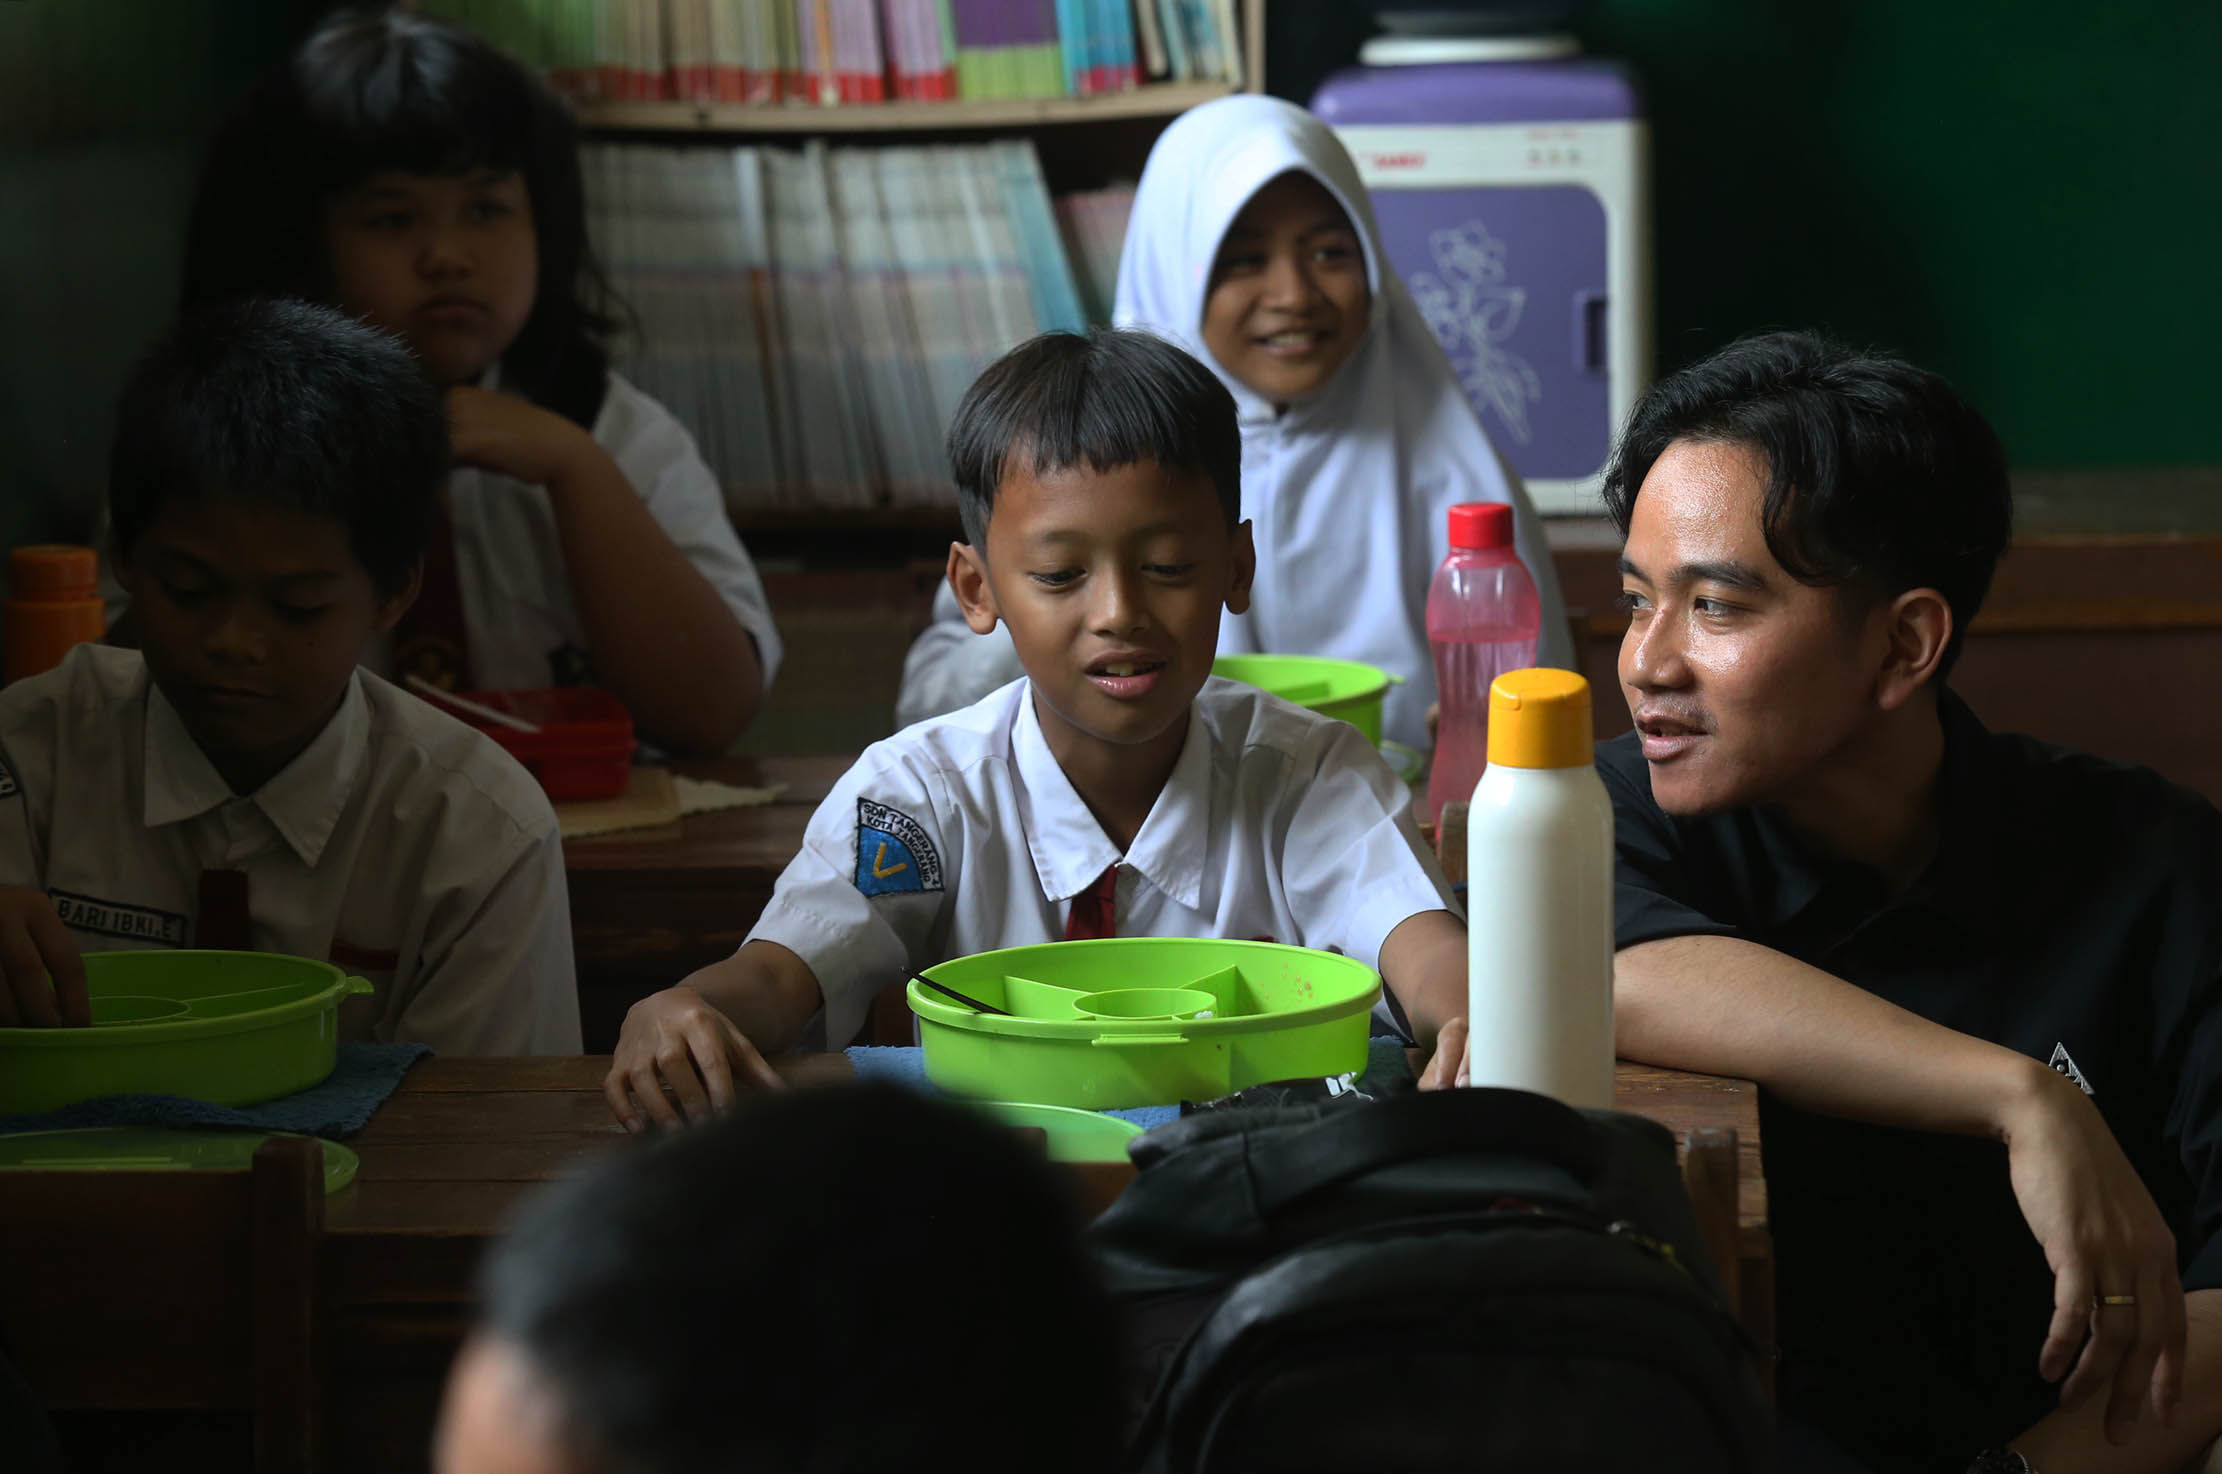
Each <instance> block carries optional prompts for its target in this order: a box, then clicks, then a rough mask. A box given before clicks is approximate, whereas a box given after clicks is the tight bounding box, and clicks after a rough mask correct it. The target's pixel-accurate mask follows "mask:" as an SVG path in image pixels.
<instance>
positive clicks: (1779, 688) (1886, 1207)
mask: <svg viewBox="0 0 2222 1474" xmlns="http://www.w3.org/2000/svg"><path fill="white" fill-rule="evenodd" d="M1605 497H1606V504H1607V507H1608V509H1609V510H1610V511H1611V513H1612V515H1613V518H1614V520H1615V521H1616V523H1617V524H1618V525H1619V527H1620V529H1621V531H1622V533H1623V535H1624V537H1625V539H1626V542H1625V548H1624V552H1623V556H1622V559H1621V572H1622V585H1623V590H1624V600H1625V602H1626V604H1627V607H1628V611H1629V616H1630V624H1629V629H1628V633H1627V636H1626V638H1625V640H1624V642H1623V644H1622V646H1621V652H1620V679H1621V682H1622V685H1623V687H1624V691H1625V695H1626V696H1627V699H1628V703H1629V708H1630V710H1631V712H1632V713H1633V715H1634V717H1635V724H1636V730H1635V731H1634V732H1632V733H1630V734H1628V735H1627V736H1625V737H1621V738H1618V739H1616V740H1614V741H1612V742H1608V743H1605V744H1603V746H1602V747H1601V748H1600V749H1599V753H1598V760H1597V763H1598V769H1599V772H1600V773H1601V774H1602V776H1603V778H1604V781H1605V784H1606V787H1607V789H1608V790H1609V791H1610V792H1611V794H1612V797H1613V804H1614V812H1615V825H1616V836H1617V844H1618V850H1619V877H1618V881H1619V883H1618V894H1617V902H1616V912H1617V916H1616V931H1617V945H1618V947H1619V953H1618V959H1617V963H1616V986H1617V1017H1618V1028H1619V1043H1620V1049H1621V1052H1622V1053H1623V1054H1625V1055H1628V1056H1630V1057H1632V1058H1636V1059H1642V1060H1648V1061H1652V1062H1655V1063H1659V1064H1664V1065H1671V1066H1678V1067H1681V1068H1686V1069H1695V1070H1705V1071H1713V1072H1718V1073H1724V1074H1732V1075H1743V1076H1748V1077H1751V1078H1753V1079H1756V1080H1757V1081H1758V1082H1759V1084H1760V1086H1761V1087H1762V1095H1761V1107H1762V1118H1761V1119H1762V1129H1763V1135H1764V1137H1765V1147H1766V1163H1767V1178H1768V1184H1769V1187H1770V1189H1771V1196H1772V1218H1773V1224H1774V1232H1775V1243H1776V1253H1777V1259H1778V1264H1779V1294H1778V1302H1779V1340H1780V1344H1781V1347H1782V1356H1783V1360H1782V1365H1781V1369H1780V1387H1781V1394H1782V1402H1783V1406H1784V1409H1785V1413H1786V1418H1787V1419H1788V1420H1790V1421H1792V1422H1794V1423H1796V1424H1798V1425H1799V1426H1801V1427H1814V1428H1818V1429H1820V1430H1821V1431H1822V1433H1823V1434H1824V1435H1825V1436H1826V1438H1827V1439H1828V1440H1833V1441H1834V1442H1835V1443H1836V1444H1838V1445H1841V1446H1842V1448H1844V1449H1847V1450H1850V1451H1852V1452H1853V1453H1854V1454H1856V1455H1857V1456H1858V1458H1859V1459H1860V1460H1861V1461H1862V1462H1863V1463H1865V1464H1866V1465H1867V1466H1869V1467H1871V1468H1874V1469H1877V1470H1896V1469H1923V1470H1926V1469H1937V1470H1955V1471H1956V1470H1960V1469H1968V1468H1975V1469H1994V1468H1995V1469H2003V1470H2018V1469H2023V1468H2034V1469H2036V1470H2039V1471H2041V1474H2078V1471H2083V1470H2102V1469H2103V1470H2106V1471H2109V1474H2116V1471H2119V1474H2135V1471H2142V1470H2153V1471H2160V1470H2168V1471H2174V1470H2176V1469H2179V1468H2181V1467H2183V1466H2184V1465H2185V1463H2186V1461H2189V1460H2194V1459H2197V1458H2199V1457H2200V1456H2201V1455H2202V1453H2203V1451H2205V1450H2206V1449H2207V1447H2208V1445H2209V1444H2210V1442H2212V1440H2213V1439H2214V1438H2215V1435H2216V1434H2217V1432H2222V1000H2218V997H2217V994H2218V988H2222V816H2218V815H2217V814H2216V812H2215V811H2214V809H2213V808H2212V807H2211V806H2209V805H2208V804H2207V803H2206V802H2205V801H2203V800H2202V799H2200V798H2199V797H2197V796H2196V795H2194V794H2191V793H2189V792H2186V791H2185V790H2182V789H2179V788H2175V787H2173V786H2171V785H2169V784H2168V783H2166V782H2164V781H2162V780H2161V779H2159V778H2158V777H2156V776H2155V775H2153V774H2151V773H2149V772H2146V771H2144V770H2142V769H2138V768H2132V767H2125V766H2121V765H2118V764H2113V763H2106V762H2101V761H2099V760H2097V759H2095V758H2090V757H2086V756H2082V755H2079V754H2076V753H2071V752H2066V751H2063V750H2061V749H2058V748H2054V747H2048V746H2045V745H2044V744H2042V743H2038V742H2034V741H2031V740H2029V739H2027V738H2021V737H2007V736H1998V735H1994V734H1992V733H1989V732H1987V731H1985V730H1984V728H1983V726H1982V724H1981V723H1980V722H1979V721H1978V720H1977V718H1976V716H1975V714H1974V713H1973V712H1971V711H1970V710H1969V709H1968V708H1967V707H1966V706H1965V705H1964V704H1963V703H1962V702H1960V701H1959V700H1958V699H1957V698H1956V697H1954V696H1953V695H1952V694H1951V692H1950V691H1949V690H1948V689H1946V687H1945V684H1944V682H1945V676H1946V674H1947V673H1948V672H1949V670H1950V668H1951V665H1952V661H1953V658H1954V656H1955V655H1957V653H1958V651H1959V647H1960V636H1961V633H1962V631H1964V630H1965V629H1966V627H1967V623H1968V621H1969V620H1970V619H1971V618H1972V617H1973V616H1974V614H1975V611H1976V609H1977V607H1978V606H1979V605H1980V604H1981V602H1982V599H1983V595H1984V593H1985V592H1986V591H1987V590H1988V588H1989V585H1990V578H1991V571H1992V568H1993V566H1994V565H1995V563H1996V561H1997V559H1998V557H1999V555H2000V554H2001V553H2002V552H2003V550H2004V548H2005V546H2006V542H2007V536H2008V531H2009V523H2010V516H2011V511H2010V508H2011V494H2010V491H2009V489H2008V486H2007V479H2006V471H2005V462H2004V456H2003V454H2002V453H2001V451H2000V449H1999V445H1998V441H1997V439H1996V437H1995V436H1994V435H1993V434H1992V432H1991V430H1990V427H1989V426H1988V425H1987V424H1985V423H1984V421H1983V420H1982V418H1981V416H1979V415H1978V414H1977V413H1976V412H1975V411H1974V410H1973V409H1971V408H1970V407H1969V406H1968V405H1967V404H1966V403H1965V402H1964V401H1963V400H1961V399H1960V398H1959V396H1958V395H1957V394H1955V393H1954V392H1953V391H1952V390H1951V389H1950V388H1949V387H1948V386H1947V385H1945V384H1944V383H1943V381H1942V380H1940V379H1938V378H1936V377H1935V376H1934V375H1931V374H1927V373H1924V372H1923V371H1921V370H1919V369H1916V368H1914V367H1912V366H1911V365H1909V364H1906V363H1903V362H1899V361H1895V360H1890V359H1883V358H1877V357H1871V356H1866V355H1862V354H1857V353H1854V352H1852V351H1850V350H1847V349H1844V348H1842V347H1840V346H1837V345H1834V344H1830V343H1828V342H1826V341H1825V340H1822V339H1819V338H1816V337H1812V336H1810V335H1804V334H1773V335H1768V336H1765V337H1760V338H1754V339H1747V340H1745V341H1744V342H1742V343H1738V344H1736V345H1733V346H1732V347H1730V348H1728V349H1726V350H1724V351H1723V352H1722V353H1720V354H1718V355H1716V356H1715V357H1714V358H1712V359H1710V360H1707V361H1706V362H1704V363H1701V364H1698V365H1696V366H1695V367H1693V368H1690V369H1687V370H1684V371H1682V372H1681V373H1678V374H1676V375H1674V376H1672V377H1670V378H1668V379H1666V380H1664V381H1662V382H1661V383H1660V384H1659V385H1658V386H1656V387H1655V388H1654V389H1652V390H1651V391H1650V393H1649V394H1647V395H1646V396H1645V398H1644V399H1643V401H1642V402H1641V403H1640V404H1639V405H1638V406H1637V408H1636V411H1635V413H1634V415H1633V416H1632V418H1631V420H1630V422H1629V428H1628V430H1627V433H1626V435H1625V437H1624V438H1623V441H1622V444H1621V446H1620V449H1619V451H1618V453H1617V455H1616V457H1615V460H1614V463H1613V465H1612V466H1611V468H1610V469H1609V472H1608V475H1607V479H1606V487H1605ZM2090 699H2091V700H2094V701H2104V700H2106V699H2107V695H2106V692H2105V691H2104V690H2103V689H2094V690H2093V691H2092V692H2091V693H2090ZM2048 1066H2049V1068H2048ZM2063 1378H2064V1379H2065V1380H2064V1381H2063V1380H2062V1379H2063ZM2055 1382H2057V1383H2059V1384H2060V1385H2059V1387H2058V1388H2057V1391H2055V1389H2054V1388H2053V1387H2051V1386H2048V1385H2047V1384H2048V1383H2055Z"/></svg>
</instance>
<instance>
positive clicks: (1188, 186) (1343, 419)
mask: <svg viewBox="0 0 2222 1474" xmlns="http://www.w3.org/2000/svg"><path fill="white" fill-rule="evenodd" d="M1291 171H1299V172H1302V173H1304V174H1308V175H1310V176H1311V177H1312V178H1314V179H1316V180H1318V181H1319V183H1320V184H1321V185H1323V186H1324V187H1325V188H1326V190H1327V192H1328V193H1329V194H1331V195H1333V196H1334V197H1335V200H1336V202H1337V203H1339V204H1340V205H1341V206H1342V208H1343V212H1344V213H1345V214H1347V215H1348V216H1349V217H1350V223H1351V224H1352V226H1354V227H1355V228H1356V230H1357V232H1358V238H1359V240H1360V241H1361V242H1362V243H1363V245H1364V248H1365V258H1366V275H1367V280H1368V282H1369V283H1370V285H1371V286H1372V289H1373V300H1372V306H1371V311H1370V313H1369V320H1368V323H1367V327H1366V335H1365V338H1364V340H1363V341H1362V342H1361V343H1360V344H1359V345H1358V348H1357V350H1356V351H1355V352H1354V353H1352V354H1351V356H1350V358H1349V359H1348V360H1347V361H1346V362H1345V363H1344V364H1343V366H1342V368H1341V370H1340V371H1339V372H1337V373H1336V375H1335V377H1334V379H1333V380H1332V381H1331V382H1330V383H1329V384H1328V385H1327V387H1326V389H1325V390H1324V391H1322V392H1321V394H1320V395H1319V397H1318V398H1316V399H1313V400H1309V401H1307V402H1305V403H1301V404H1293V405H1290V406H1289V407H1288V408H1287V409H1286V410H1284V411H1280V412H1278V413H1276V411H1275V410H1274V407H1273V406H1272V405H1271V404H1270V403H1268V402H1267V401H1265V400H1263V399H1261V398H1259V397H1258V395H1257V394H1256V393H1254V392H1253V391H1251V390H1250V389H1249V388H1247V387H1245V386H1244V385H1243V384H1242V383H1241V382H1239V381H1238V380H1236V379H1235V378H1234V376H1233V375H1231V374H1229V373H1228V372H1227V371H1226V370H1225V369H1224V368H1222V367H1220V365H1219V364H1218V363H1217V362H1216V361H1214V360H1213V358H1212V356H1211V353H1210V350H1208V349H1207V348H1205V347H1204V342H1203V319H1204V299H1205V295H1206V293H1207V290H1208V288H1209V285H1210V280H1211V267H1212V262H1213V261H1214V260H1215V259H1216V258H1217V257H1218V254H1219V243H1220V240H1221V239H1222V238H1223V237H1224V236H1225V235H1226V233H1227V228H1228V227H1229V226H1231V225H1232V224H1233V223H1234V218H1235V216H1236V215H1238V214H1240V213H1241V210H1242V207H1243V206H1244V205H1246V204H1248V203H1249V201H1250V197H1251V196H1252V195H1254V194H1256V193H1257V192H1258V190H1259V189H1261V188H1262V187H1263V186H1264V185H1266V184H1267V183H1268V182H1270V181H1271V180H1273V179H1275V178H1278V177H1279V176H1280V175H1283V174H1286V173H1289V172H1291ZM1114 318H1115V320H1116V321H1117V323H1118V325H1119V326H1121V327H1138V328H1147V329H1150V330H1151V331H1153V332H1157V333H1160V334H1163V335H1164V336H1166V337H1168V338H1171V339H1173V340H1174V341H1176V342H1178V343H1179V344H1180V345H1181V346H1182V347H1184V348H1186V349H1187V350H1188V351H1189V352H1191V353H1193V354H1195V355H1196V357H1197V358H1199V359H1200V360H1202V361H1203V362H1204V363H1205V364H1207V365H1209V366H1210V367H1211V369H1212V371H1213V372H1214V373H1216V374H1218V375H1219V377H1220V379H1221V380H1222V381H1224V382H1225V384H1226V386H1227V388H1228V389H1229V390H1230V391H1232V392H1233V394H1234V398H1235V403H1236V405H1237V407H1238V409H1239V411H1240V414H1241V419H1242V511H1243V515H1244V516H1246V517H1248V518H1249V519H1250V520H1251V522H1252V523H1253V524H1254V525H1255V532H1256V537H1257V548H1258V578H1257V587H1256V590H1255V593H1254V595H1253V598H1252V603H1251V605H1250V612H1249V613H1248V614H1246V615H1228V616H1226V618H1225V619H1224V621H1223V622H1222V624H1221V627H1220V649H1221V650H1222V651H1224V652H1228V653H1234V652H1243V651H1265V652H1269V653H1273V654H1280V655H1327V656H1333V657H1336V658H1338V659H1342V660H1362V661H1365V662H1366V663H1368V664H1370V665H1377V666H1380V667H1381V668H1382V669H1384V670H1387V671H1392V672H1394V673H1395V674H1397V675H1400V676H1402V677H1404V681H1405V684H1404V685H1403V686H1401V687H1392V688H1391V690H1390V693H1389V700H1388V707H1387V710H1386V712H1385V714H1384V728H1383V735H1385V736H1387V737H1388V738H1390V739H1392V740H1394V741H1397V742H1402V743H1405V744H1406V745H1408V746H1411V747H1426V746H1427V745H1428V742H1427V708H1428V705H1429V703H1430V702H1432V701H1434V699H1435V667H1434V659H1433V655H1432V653H1431V652H1430V650H1429V648H1428V643H1427V585H1428V581H1429V579H1430V578H1432V577H1433V576H1434V572H1435V567H1436V565H1437V564H1438V563H1440V562H1441V561H1442V560H1443V555H1444V554H1445V553H1446V552H1447V551H1448V550H1449V526H1448V518H1447V516H1446V509H1448V508H1449V507H1451V506H1452V505H1454V504H1455V503H1458V502H1484V501H1486V502H1510V503H1511V504H1512V508H1513V520H1514V526H1515V542H1514V548H1515V551H1516V552H1518V553H1519V555H1520V561H1521V562H1522V563H1523V564H1525V565H1526V567H1527V570H1528V574H1529V576H1530V577H1532V578H1533V579H1534V580H1535V586H1536V591H1537V593H1538V594H1539V595H1541V603H1542V614H1543V625H1542V632H1541V634H1540V636H1539V639H1538V646H1537V651H1536V657H1537V660H1538V662H1539V663H1540V664H1544V665H1555V666H1563V667H1567V668H1572V667H1573V664H1574V661H1573V653H1574V652H1573V641H1572V639H1571V636H1570V633H1569V631H1568V629H1567V624H1566V610H1565V605H1564V603H1563V601H1562V600H1561V599H1560V597H1559V588H1558V573H1557V570H1556V568H1555V567H1554V566H1553V564H1552V562H1551V555H1550V549H1549V548H1548V546H1547V545H1546V544H1545V542H1544V538H1543V524H1542V522H1541V520H1540V519H1539V518H1538V517H1537V516H1536V512H1535V508H1534V507H1533V506H1532V505H1530V503H1529V501H1528V495H1527V491H1526V490H1525V488H1523V487H1522V486H1521V484H1520V478H1519V477H1518V475H1517V474H1515V473H1514V472H1513V470H1512V469H1511V467H1509V466H1507V465H1505V463H1504V462H1503V461H1502V460H1501V459H1500V458H1499V457H1498V455H1497V452H1496V448H1495V447H1494V446H1492V445H1491V444H1490V443H1489V438H1488V436H1487V435H1486V434H1485V433H1484V432H1483V430H1482V428H1481V421H1480V420H1479V419H1477V418H1476V417H1475V415H1474V412H1473V409H1472V407H1471V406H1470V405H1469V404H1468V403H1467V402H1466V396H1465V393H1464V391H1463V390H1461V389H1460V388H1459V385H1458V381H1457V379H1456V378H1454V377H1453V376H1452V373H1451V367H1450V364H1449V362H1448V361H1447V360H1446V359H1445V358H1444V357H1443V351H1442V349H1441V348H1440V347H1438V346H1437V344H1436V342H1435V339H1434V336H1433V335H1432V334H1431V333H1430V332H1429V331H1428V328H1427V323H1426V321H1425V320H1424V319H1423V318H1422V317H1421V316H1420V314H1419V310H1418V309H1417V308H1416V307H1414V306H1413V305H1412V299H1411V297H1410V296H1409V295H1408V294H1407V293H1406V292H1405V290H1404V283H1403V282H1402V281H1400V280H1398V278H1397V275H1396V272H1395V270H1394V269H1393V268H1391V267H1390V265H1389V264H1388V261H1387V258H1386V257H1385V256H1384V255H1383V254H1382V250H1381V236H1380V231H1379V229H1378V228H1377V227H1376V226H1375V224H1374V220H1373V205H1372V202H1371V201H1370V200H1369V199H1368V198H1367V195H1366V191H1365V186H1364V185H1363V184H1361V183H1360V182H1359V179H1358V170H1357V167H1356V165H1354V164H1353V163H1352V162H1351V159H1350V155H1349V153H1348V152H1346V151H1345V150H1344V148H1343V146H1342V144H1341V143H1340V142H1339V141H1338V140H1337V139H1336V138H1335V136H1334V134H1333V133H1332V132H1330V131H1329V130H1328V128H1327V125H1326V124H1324V123H1322V122H1320V121H1319V120H1318V119H1317V118H1315V117H1313V116H1312V115H1311V114H1310V113H1308V112H1305V111H1304V110H1303V109H1302V108H1300V107H1297V106H1295V105H1294V104H1292V103H1287V102H1283V101H1281V100H1280V99H1278V98H1272V97H1259V96H1250V95H1245V96H1239V97H1228V98H1222V99H1220V100H1218V101H1216V102H1208V103H1205V104H1204V105H1202V106H1201V107H1196V108H1191V109H1190V110H1189V111H1188V112H1186V113H1183V114H1182V115H1181V116H1180V117H1179V118H1177V119H1175V120H1174V122H1173V124H1172V126H1171V127H1169V128H1167V129H1166V130H1165V132H1164V134H1163V136H1161V137H1160V138H1159V139H1158V141H1157V146H1156V147H1155V148H1153V149H1152V150H1151V151H1150V158H1149V164H1148V166H1147V167H1146V168H1145V169H1144V170H1143V171H1142V181H1141V184H1140V186H1139V187H1138V188H1137V190H1136V193H1135V198H1134V214H1133V218H1132V219H1131V221H1130V222H1129V223H1128V225H1127V232H1126V249H1125V252H1124V253H1123V254H1122V256H1121V257H1120V260H1119V286H1118V300H1117V306H1116V308H1115V309H1114Z"/></svg>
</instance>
